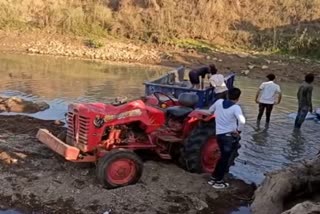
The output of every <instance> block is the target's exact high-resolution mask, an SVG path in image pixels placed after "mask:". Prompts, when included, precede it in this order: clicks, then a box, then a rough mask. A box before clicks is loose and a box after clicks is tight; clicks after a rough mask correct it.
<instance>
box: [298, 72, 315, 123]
mask: <svg viewBox="0 0 320 214" xmlns="http://www.w3.org/2000/svg"><path fill="white" fill-rule="evenodd" d="M313 81H314V75H313V74H307V75H306V76H305V78H304V82H303V83H302V84H301V86H300V87H299V90H298V93H297V98H298V103H299V106H298V114H297V117H296V121H295V123H294V127H295V128H296V129H300V128H301V125H302V123H303V122H304V120H305V119H306V116H307V114H308V112H310V113H312V111H313V109H312V90H313V86H312V83H313Z"/></svg>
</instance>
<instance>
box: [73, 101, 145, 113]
mask: <svg viewBox="0 0 320 214" xmlns="http://www.w3.org/2000/svg"><path fill="white" fill-rule="evenodd" d="M145 108H146V106H145V104H144V102H142V101H141V100H136V101H132V102H129V103H126V104H123V105H120V106H114V105H111V104H105V103H85V104H70V105H69V108H68V110H69V112H70V111H71V112H76V113H80V114H81V115H83V114H97V115H110V114H111V115H115V114H119V113H122V112H126V111H130V110H135V109H140V110H145Z"/></svg>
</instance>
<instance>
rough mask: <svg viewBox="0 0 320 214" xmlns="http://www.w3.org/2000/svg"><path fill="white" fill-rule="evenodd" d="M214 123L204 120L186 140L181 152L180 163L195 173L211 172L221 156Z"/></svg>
mask: <svg viewBox="0 0 320 214" xmlns="http://www.w3.org/2000/svg"><path fill="white" fill-rule="evenodd" d="M214 125H215V124H214V123H205V122H202V123H201V124H199V126H198V127H196V128H195V129H194V130H193V131H192V132H191V134H190V135H189V137H188V138H187V139H186V140H185V142H184V144H183V147H182V148H181V152H180V161H179V162H180V164H181V166H182V167H183V168H185V169H186V170H188V171H190V172H194V173H211V172H212V171H213V170H214V169H215V167H216V164H217V163H218V160H219V158H220V150H219V146H218V143H217V140H216V137H215V131H214V130H215V127H214Z"/></svg>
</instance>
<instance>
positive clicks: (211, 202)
mask: <svg viewBox="0 0 320 214" xmlns="http://www.w3.org/2000/svg"><path fill="white" fill-rule="evenodd" d="M39 128H47V129H49V130H50V131H52V132H53V133H54V134H57V133H59V132H60V131H61V130H62V129H63V127H62V126H61V125H55V123H54V122H53V121H43V120H38V119H34V118H30V117H26V116H0V133H1V134H0V177H1V185H0V205H1V206H0V208H18V209H20V210H23V211H24V212H25V213H31V211H39V212H40V213H73V214H74V213H86V214H90V213H104V212H105V211H108V210H109V209H111V210H112V212H111V213H112V214H116V213H119V214H120V213H121V214H126V213H128V214H129V213H130V214H132V213H145V214H153V213H154V214H164V213H166V214H168V213H190V214H191V213H199V214H200V213H201V214H206V213H210V214H212V213H217V214H219V213H221V214H226V213H230V212H231V211H232V210H235V209H236V208H237V207H239V206H242V205H245V204H248V202H249V201H250V200H251V197H252V195H253V191H254V188H253V186H251V185H247V184H245V183H243V182H242V181H239V180H230V182H231V188H229V189H228V190H222V191H216V190H214V189H213V188H211V187H210V186H208V184H207V183H206V182H207V179H208V175H198V174H191V173H188V172H186V171H184V170H182V169H180V168H179V167H177V166H176V165H174V164H173V163H168V162H162V161H154V160H146V161H145V163H144V173H143V176H142V179H141V181H140V182H139V183H138V184H136V185H133V186H127V187H123V188H118V189H113V190H106V189H103V188H102V187H101V186H100V185H99V184H98V183H97V181H96V179H95V168H94V166H90V165H83V164H76V163H70V162H66V161H64V160H63V159H62V158H61V157H59V156H58V155H56V154H54V153H53V152H52V151H50V150H49V149H47V147H46V146H45V145H43V144H41V143H40V142H39V141H38V140H37V139H36V138H35V135H36V133H37V130H38V129H39Z"/></svg>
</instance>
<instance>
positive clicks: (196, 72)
mask: <svg viewBox="0 0 320 214" xmlns="http://www.w3.org/2000/svg"><path fill="white" fill-rule="evenodd" d="M215 73H217V68H216V66H215V65H214V64H210V65H209V66H203V67H200V68H196V69H193V70H191V71H190V72H189V80H190V82H191V84H192V88H196V89H199V88H200V77H201V89H202V88H203V81H204V78H205V77H206V75H208V74H210V75H212V74H215Z"/></svg>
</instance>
